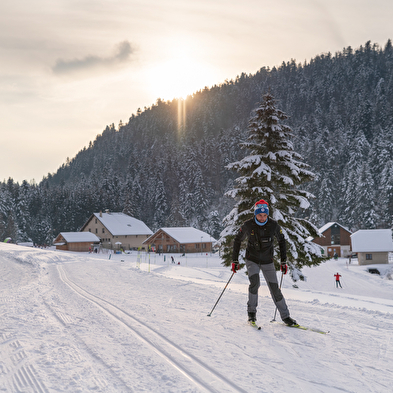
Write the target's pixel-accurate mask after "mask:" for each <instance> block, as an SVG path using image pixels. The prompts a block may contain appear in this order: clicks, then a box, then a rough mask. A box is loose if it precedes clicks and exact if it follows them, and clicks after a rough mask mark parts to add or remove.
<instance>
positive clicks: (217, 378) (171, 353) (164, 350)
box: [57, 265, 246, 393]
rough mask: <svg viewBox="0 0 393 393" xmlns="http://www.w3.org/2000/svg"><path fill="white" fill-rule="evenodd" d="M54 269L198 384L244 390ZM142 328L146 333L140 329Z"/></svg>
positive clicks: (208, 388) (206, 388)
mask: <svg viewBox="0 0 393 393" xmlns="http://www.w3.org/2000/svg"><path fill="white" fill-rule="evenodd" d="M57 269H58V272H59V275H60V279H61V280H62V281H63V282H64V283H65V284H66V285H67V286H68V287H69V288H71V289H72V290H73V291H74V292H76V293H77V294H78V295H79V296H81V297H83V298H85V299H87V300H89V301H90V302H92V303H93V304H95V305H96V306H97V307H99V308H101V309H103V310H104V311H106V312H107V313H108V314H109V315H110V316H111V317H112V318H114V319H115V320H116V321H117V322H119V323H121V324H122V325H123V326H125V327H126V328H127V329H128V330H130V331H131V332H132V333H133V334H134V335H135V336H136V337H137V338H138V339H139V340H141V341H142V342H143V343H144V344H146V345H147V346H148V347H149V348H150V349H152V350H153V351H154V352H155V353H157V354H158V355H159V356H161V357H162V358H163V359H164V360H165V361H167V362H168V363H169V364H170V365H171V366H172V367H174V368H175V369H176V370H177V371H178V372H180V373H181V374H182V375H183V376H185V377H186V378H187V379H188V380H190V381H191V382H193V383H194V384H195V385H196V386H198V388H200V389H203V391H208V392H218V393H221V392H223V391H232V392H244V393H246V391H245V390H244V389H242V388H241V387H239V386H237V385H236V384H235V383H233V382H231V381H229V380H228V379H227V378H226V377H225V376H223V375H221V374H220V373H219V372H218V371H216V370H213V369H212V368H211V367H210V366H209V365H207V364H205V363H203V362H202V361H201V360H199V359H197V358H196V357H195V356H194V355H192V354H190V353H188V352H186V351H185V350H183V349H182V348H180V347H179V346H178V345H176V344H175V343H173V342H172V341H170V340H169V339H168V338H166V337H165V336H163V335H162V334H161V333H159V332H157V331H156V330H154V329H152V328H151V327H149V326H147V325H146V324H145V323H144V322H141V321H139V320H138V319H137V318H136V317H134V316H132V315H130V314H128V313H127V312H126V311H124V310H122V309H121V308H119V307H117V306H116V305H114V304H112V303H111V302H109V301H107V300H105V299H102V298H100V297H98V296H96V295H93V294H92V293H90V292H88V291H87V290H85V289H83V288H82V287H81V286H79V285H78V284H76V283H75V282H73V281H72V280H70V279H69V278H68V276H67V274H66V272H65V271H64V269H63V267H62V266H60V265H58V266H57ZM143 331H144V332H145V333H142V332H143ZM147 333H148V334H149V336H152V335H153V337H149V338H147ZM201 376H202V377H201ZM203 376H205V378H203ZM223 385H225V386H226V387H227V390H224V389H223ZM228 389H229V390H228Z"/></svg>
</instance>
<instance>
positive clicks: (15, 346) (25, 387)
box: [0, 333, 49, 393]
mask: <svg viewBox="0 0 393 393" xmlns="http://www.w3.org/2000/svg"><path fill="white" fill-rule="evenodd" d="M0 339H2V340H3V341H2V342H0V346H2V352H3V358H2V359H3V362H2V365H1V369H0V371H1V373H2V374H5V375H8V374H9V388H10V389H11V391H13V392H33V393H49V391H48V389H47V388H46V386H45V384H44V383H43V382H42V381H41V379H40V378H39V376H38V373H37V371H36V370H35V368H34V365H33V364H29V358H28V356H27V354H26V352H25V350H24V349H23V346H22V344H21V343H20V341H19V340H18V339H17V338H16V337H13V336H10V335H9V334H8V333H2V334H1V335H0Z"/></svg>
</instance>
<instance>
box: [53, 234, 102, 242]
mask: <svg viewBox="0 0 393 393" xmlns="http://www.w3.org/2000/svg"><path fill="white" fill-rule="evenodd" d="M60 235H61V236H63V238H64V239H65V241H66V242H67V243H79V242H91V243H95V242H99V241H100V238H99V237H98V236H96V235H95V234H94V233H90V232H60Z"/></svg>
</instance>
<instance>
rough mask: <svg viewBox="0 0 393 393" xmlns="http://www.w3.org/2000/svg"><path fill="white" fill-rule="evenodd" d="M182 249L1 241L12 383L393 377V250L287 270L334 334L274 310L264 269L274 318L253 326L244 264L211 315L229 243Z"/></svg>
mask: <svg viewBox="0 0 393 393" xmlns="http://www.w3.org/2000/svg"><path fill="white" fill-rule="evenodd" d="M174 257H175V261H176V263H177V262H180V265H178V264H172V263H171V258H170V255H165V261H164V256H162V255H161V256H158V255H154V254H151V255H150V257H149V256H147V255H143V256H142V257H140V258H138V255H137V253H133V254H130V255H124V254H122V255H111V258H109V255H108V254H82V253H67V252H59V251H46V250H40V249H33V248H27V247H22V246H16V245H12V244H4V243H1V244H0V321H1V324H0V391H5V392H36V393H46V392H73V393H74V392H90V391H92V392H220V393H221V392H274V393H278V392H279V393H283V392H306V393H315V392H354V393H360V392H391V391H392V381H393V371H392V370H393V343H392V336H393V280H389V279H388V277H389V274H390V275H391V276H390V277H392V276H393V274H392V271H393V265H392V264H390V265H379V266H377V267H378V268H381V271H382V273H383V275H382V276H378V275H373V274H370V273H368V272H367V267H364V266H358V265H357V262H356V261H355V263H354V264H351V265H350V266H347V261H346V260H345V259H339V260H338V261H334V260H331V261H329V262H326V263H324V264H322V265H321V266H319V267H317V268H312V269H310V268H307V269H304V270H303V271H304V273H305V274H306V276H307V281H306V282H300V283H297V285H298V288H294V287H293V284H294V283H293V282H291V280H290V278H289V276H285V277H284V281H283V293H284V295H285V297H286V299H287V303H288V306H289V308H290V311H291V315H292V317H294V318H295V319H296V320H297V321H298V322H300V323H301V324H303V325H306V326H309V327H313V328H319V329H323V330H328V331H330V334H328V335H323V334H318V333H315V332H312V331H303V330H299V329H293V328H288V327H286V326H283V325H282V324H279V323H271V322H270V320H271V319H272V318H273V315H274V311H275V309H274V305H273V302H272V300H271V299H270V297H269V295H268V293H267V289H266V285H265V283H264V282H263V276H262V275H261V281H262V286H261V288H260V292H259V293H260V302H259V311H258V315H257V317H258V322H259V324H260V325H261V326H262V329H261V330H260V331H257V330H254V329H252V328H251V327H249V326H248V325H247V323H246V319H247V317H246V302H247V285H248V279H247V276H246V275H245V271H244V270H241V271H240V272H238V273H237V274H235V275H234V277H233V279H232V281H231V283H230V284H229V286H228V288H227V290H226V291H225V293H224V295H223V297H222V298H221V301H220V302H219V303H218V305H217V308H216V309H215V310H214V312H213V313H212V315H211V316H210V317H208V316H207V314H208V313H209V312H210V311H211V309H212V307H213V305H214V303H215V302H216V300H217V298H218V296H219V295H220V293H221V291H222V290H223V288H224V287H225V284H226V283H227V281H228V279H229V277H230V275H231V271H230V269H229V268H224V267H222V266H221V264H220V260H219V257H218V256H211V255H207V256H206V255H188V256H187V257H181V256H179V255H174ZM372 267H374V266H372ZM336 272H339V273H340V274H341V275H342V285H343V288H342V289H340V288H338V289H337V288H335V281H334V276H333V274H335V273H336Z"/></svg>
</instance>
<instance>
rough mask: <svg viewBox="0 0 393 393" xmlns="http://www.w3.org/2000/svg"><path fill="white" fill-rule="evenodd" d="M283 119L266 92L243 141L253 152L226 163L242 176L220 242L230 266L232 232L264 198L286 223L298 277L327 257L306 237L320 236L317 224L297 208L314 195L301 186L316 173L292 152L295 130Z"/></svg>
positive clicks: (291, 262) (290, 259)
mask: <svg viewBox="0 0 393 393" xmlns="http://www.w3.org/2000/svg"><path fill="white" fill-rule="evenodd" d="M285 119H287V116H286V115H285V114H284V113H283V112H282V111H281V110H279V109H277V108H276V105H275V101H274V98H273V96H272V94H270V93H268V94H266V95H265V96H264V97H263V102H262V103H261V104H260V106H259V107H258V108H257V110H256V111H255V116H254V117H252V118H251V120H250V122H249V135H248V138H247V140H246V141H245V142H244V143H242V144H241V147H242V148H244V149H246V150H247V152H248V153H249V154H248V155H247V156H246V157H244V158H243V159H242V160H240V161H237V162H234V163H231V164H229V165H228V166H227V168H228V169H232V170H235V171H237V172H238V173H239V174H240V177H238V178H237V179H236V181H235V188H233V189H232V190H230V191H228V192H227V193H226V195H227V196H230V197H233V198H234V199H235V200H236V203H235V206H234V208H233V210H232V211H231V212H230V213H229V214H228V215H227V216H226V217H225V218H224V224H225V229H224V230H223V231H222V233H221V239H220V242H221V245H222V246H223V248H224V250H223V251H224V252H223V257H224V261H225V262H224V263H225V264H227V265H229V264H230V262H231V256H232V241H233V239H234V236H235V235H236V233H237V231H238V229H239V228H240V226H241V225H242V224H243V222H244V221H245V220H247V219H249V218H251V217H252V216H253V207H254V204H255V202H256V201H258V200H260V199H261V198H263V199H265V200H266V201H268V203H269V205H270V212H271V213H270V214H271V215H272V217H273V218H274V219H275V220H276V221H277V222H278V223H279V225H280V226H281V227H282V230H283V233H284V236H285V239H286V241H287V249H288V250H287V254H288V255H287V257H288V264H289V266H290V269H291V274H292V277H293V279H294V280H296V279H298V278H299V277H300V278H302V275H301V273H300V268H301V267H302V266H304V265H307V266H311V265H318V264H319V263H320V262H321V261H323V260H324V259H325V258H324V257H323V255H322V254H321V250H320V248H319V246H317V245H316V244H314V243H312V242H311V241H309V240H307V238H308V237H309V236H311V237H312V238H315V237H317V236H318V230H317V228H316V227H315V226H314V225H313V224H311V223H310V222H309V221H307V220H305V219H301V218H296V213H297V212H298V211H299V209H307V208H308V207H309V201H308V199H309V198H311V197H313V196H312V195H311V194H310V193H308V192H306V191H302V190H301V189H300V188H299V185H301V184H302V183H305V182H309V181H311V180H312V179H313V178H314V174H313V173H312V172H310V171H309V170H308V169H307V168H308V165H306V164H305V163H303V162H302V157H301V156H300V155H299V154H298V153H296V152H295V151H294V148H293V144H292V142H291V139H292V138H293V133H292V130H291V128H290V127H288V126H286V125H284V124H281V122H282V121H283V120H285ZM276 247H278V245H277V244H276ZM277 251H278V250H277ZM277 257H278V255H277V252H276V253H275V263H276V267H278V266H279V261H278V259H277ZM299 273H300V274H299Z"/></svg>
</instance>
